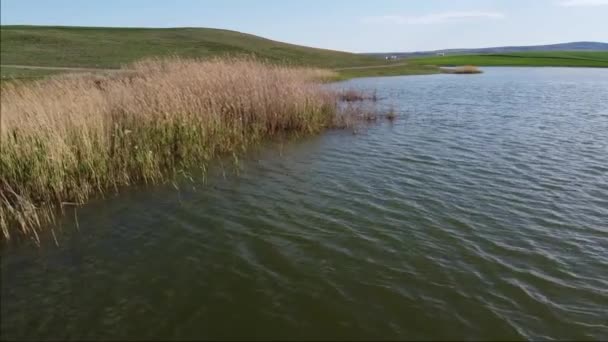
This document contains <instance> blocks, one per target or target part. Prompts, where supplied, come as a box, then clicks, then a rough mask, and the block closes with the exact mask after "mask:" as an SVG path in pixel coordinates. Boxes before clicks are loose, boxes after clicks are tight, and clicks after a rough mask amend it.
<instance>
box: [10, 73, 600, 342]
mask: <svg viewBox="0 0 608 342" xmlns="http://www.w3.org/2000/svg"><path fill="white" fill-rule="evenodd" d="M483 70H484V73H483V74H479V75H474V76H471V77H465V76H463V77H460V76H454V75H444V74H438V75H428V76H411V77H390V78H389V77H387V78H365V79H356V80H351V81H348V82H345V83H341V84H338V85H336V86H337V87H338V88H340V89H342V88H349V89H350V88H356V89H361V90H377V94H378V99H379V101H378V102H377V103H376V104H375V106H376V108H377V109H379V110H382V109H383V108H386V109H388V108H391V109H393V110H394V111H395V112H396V114H397V118H396V119H395V120H394V121H392V122H388V121H377V122H373V123H372V124H370V125H368V126H366V128H365V129H362V130H359V131H358V134H356V135H353V134H352V132H350V131H345V130H330V131H328V132H326V133H324V134H321V135H315V136H308V137H306V138H303V139H298V140H295V141H292V142H284V143H277V144H269V145H266V146H260V147H259V148H258V149H256V150H252V151H249V153H246V154H245V155H243V157H242V158H241V161H240V164H239V165H240V171H239V173H238V174H235V173H234V172H231V171H233V170H232V169H231V168H230V167H225V168H224V169H222V168H221V167H220V166H219V165H218V166H217V167H216V168H213V169H212V170H209V173H208V177H207V179H206V182H205V183H203V182H200V181H199V182H195V183H190V182H186V183H184V186H180V188H179V190H176V189H175V188H174V187H173V186H171V185H167V186H157V187H145V188H130V190H127V191H124V192H122V193H121V194H120V195H118V196H112V197H110V198H106V199H98V200H95V201H93V202H91V203H89V204H88V205H86V206H84V207H82V208H80V209H78V211H77V212H76V215H74V212H73V210H70V211H69V212H68V213H69V215H66V216H65V217H64V219H63V221H62V226H61V227H62V229H61V230H57V238H58V240H59V246H55V245H54V243H53V238H52V236H50V235H49V236H46V237H44V238H45V239H46V240H45V242H46V243H43V245H42V246H41V247H37V246H35V245H34V244H33V243H32V244H29V243H22V244H13V245H9V246H6V248H4V249H3V250H2V251H1V252H2V258H1V265H0V267H1V268H0V271H1V272H2V278H1V279H2V284H1V285H2V287H1V291H2V292H1V295H2V296H1V299H2V305H1V306H0V310H1V314H2V320H1V322H0V324H1V327H0V328H1V329H0V332H1V337H2V339H7V340H12V339H41V338H47V339H48V338H55V339H69V340H82V339H108V340H110V339H120V340H124V339H128V340H132V339H164V340H167V339H190V340H201V339H239V338H241V339H251V338H258V339H286V338H291V339H342V340H351V339H366V340H377V339H396V340H418V339H427V340H437V339H450V340H452V339H463V340H465V339H469V340H487V339H491V340H541V339H558V340H605V339H606V338H607V337H608V329H607V327H606V324H605V323H606V313H605V308H606V307H608V293H606V291H605V289H606V288H608V274H607V271H606V270H607V269H608V257H607V256H608V248H607V246H608V244H607V243H606V242H607V241H608V230H607V229H606V224H605V221H606V217H608V195H607V194H608V178H607V177H606V175H607V174H608V168H607V167H606V165H608V153H606V151H607V149H608V138H607V135H606V134H605V133H606V131H607V130H608V92H606V91H604V90H605V89H608V70H604V69H580V68H579V69H570V68H484V69H483ZM76 218H77V221H78V225H77V224H76V223H75V222H76Z"/></svg>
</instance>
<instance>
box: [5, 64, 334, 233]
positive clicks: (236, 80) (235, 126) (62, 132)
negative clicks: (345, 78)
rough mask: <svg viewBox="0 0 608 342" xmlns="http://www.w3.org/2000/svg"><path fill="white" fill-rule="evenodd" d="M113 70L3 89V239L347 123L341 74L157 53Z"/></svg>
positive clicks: (50, 79) (15, 85)
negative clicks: (288, 137) (282, 137)
mask: <svg viewBox="0 0 608 342" xmlns="http://www.w3.org/2000/svg"><path fill="white" fill-rule="evenodd" d="M129 70H130V71H128V72H124V73H116V74H113V75H107V76H97V75H83V74H79V75H76V74H74V75H62V76H55V77H52V78H48V79H44V80H39V81H31V82H27V83H20V82H11V83H8V84H4V85H2V98H1V106H2V116H1V118H0V120H1V122H0V123H1V130H0V138H1V148H2V153H1V154H0V226H1V228H2V234H1V235H2V237H3V238H4V239H7V240H8V239H10V238H11V237H14V236H29V237H33V238H34V239H38V232H39V231H40V229H41V228H42V227H44V226H47V225H51V224H52V223H53V222H54V220H55V217H56V215H57V213H58V211H60V210H62V208H63V207H64V206H66V205H79V204H83V203H85V202H86V201H87V200H88V199H89V198H90V197H91V196H100V195H103V194H104V193H107V192H116V191H118V190H119V188H120V187H123V186H128V185H131V184H148V183H162V182H167V181H170V180H172V179H173V178H174V177H176V176H177V175H179V174H187V173H189V172H191V171H192V170H196V169H198V170H202V171H203V172H204V170H205V169H206V167H207V166H208V165H209V163H210V161H211V160H212V159H213V158H215V157H217V156H220V155H226V154H228V155H237V154H238V153H240V152H242V151H244V150H245V149H246V148H247V147H248V146H251V145H252V144H255V143H257V142H259V141H261V140H262V139H264V138H268V137H272V136H275V135H278V134H283V133H289V132H293V133H299V134H312V133H316V132H319V131H321V130H323V129H324V128H327V127H331V126H334V125H341V124H343V123H341V122H339V119H340V115H339V113H338V106H337V104H336V101H337V99H338V96H337V94H335V93H334V92H332V91H330V90H328V88H327V87H323V86H321V84H320V83H321V82H320V80H323V79H327V78H332V77H335V75H334V73H333V72H331V71H326V70H322V69H314V68H288V67H284V66H277V65H269V64H266V63H262V62H259V61H256V60H253V59H230V60H219V59H216V60H207V61H196V60H183V59H168V60H146V61H142V62H137V63H135V64H133V65H130V66H129Z"/></svg>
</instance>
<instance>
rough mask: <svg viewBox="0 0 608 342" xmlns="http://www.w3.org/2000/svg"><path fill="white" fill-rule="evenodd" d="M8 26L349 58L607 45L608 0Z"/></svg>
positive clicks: (61, 0) (289, 10)
mask: <svg viewBox="0 0 608 342" xmlns="http://www.w3.org/2000/svg"><path fill="white" fill-rule="evenodd" d="M0 9H1V12H0V13H1V14H0V19H1V23H2V25H10V24H36V25H45V24H52V25H80V26H143V27H184V26H188V27H214V28H226V29H232V30H237V31H242V32H247V33H252V34H256V35H260V36H264V37H267V38H271V39H276V40H280V41H285V42H290V43H295V44H302V45H308V46H315V47H322V48H329V49H336V50H345V51H352V52H367V51H369V52H372V51H377V52H380V51H419V50H432V49H443V48H459V47H487V46H501V45H533V44H547V43H558V42H569V41H579V40H586V41H604V42H606V41H608V19H607V18H608V0H374V1H371V0H370V1H364V0H322V1H320V0H306V1H304V0H302V1H292V0H266V1H264V0H255V1H254V0H251V1H245V0H217V1H214V0H208V1H205V0H104V1H102V0H95V1H85V0H1V1H0Z"/></svg>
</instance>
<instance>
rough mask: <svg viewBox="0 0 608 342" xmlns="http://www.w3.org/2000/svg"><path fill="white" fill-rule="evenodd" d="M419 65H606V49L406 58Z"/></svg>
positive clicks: (607, 58) (607, 64)
mask: <svg viewBox="0 0 608 342" xmlns="http://www.w3.org/2000/svg"><path fill="white" fill-rule="evenodd" d="M408 62H410V63H412V64H419V65H440V66H455V65H466V64H472V65H479V66H564V67H608V51H597V52H596V51H593V52H589V51H584V52H583V51H580V52H579V51H550V52H519V53H507V54H484V55H454V56H450V55H448V56H435V57H424V58H412V59H408Z"/></svg>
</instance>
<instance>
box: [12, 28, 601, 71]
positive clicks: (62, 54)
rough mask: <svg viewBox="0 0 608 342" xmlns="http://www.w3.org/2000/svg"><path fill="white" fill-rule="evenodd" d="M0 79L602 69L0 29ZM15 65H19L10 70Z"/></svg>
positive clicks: (176, 36)
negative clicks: (235, 69)
mask: <svg viewBox="0 0 608 342" xmlns="http://www.w3.org/2000/svg"><path fill="white" fill-rule="evenodd" d="M0 42H1V45H0V58H1V63H0V65H2V67H1V68H0V76H1V77H2V79H3V80H6V79H32V78H39V77H45V76H48V75H52V74H57V73H62V72H66V70H53V69H40V68H39V69H28V68H24V67H27V66H36V67H71V68H96V69H117V68H120V67H121V66H123V65H125V64H128V63H130V62H133V61H136V60H138V59H142V58H145V57H157V56H180V57H197V58H206V57H216V56H239V55H253V56H256V57H258V58H261V59H264V60H268V61H270V62H273V63H285V64H291V65H307V66H317V67H323V68H329V69H335V70H337V71H338V73H339V75H340V78H341V79H346V78H353V77H366V76H396V75H422V74H435V73H439V72H440V69H439V68H438V67H437V66H456V65H467V64H472V65H478V66H568V67H608V52H567V51H564V52H525V53H509V54H487V55H454V56H443V57H426V58H412V59H405V60H401V61H398V62H392V65H391V64H387V62H386V61H385V60H384V59H380V58H375V57H370V56H364V55H359V54H353V53H348V52H341V51H333V50H325V49H316V48H310V47H305V46H299V45H293V44H287V43H281V42H277V41H273V40H269V39H265V38H262V37H258V36H254V35H250V34H245V33H240V32H235V31H228V30H219V29H210V28H168V29H148V28H107V27H106V28H104V27H59V26H1V27H0ZM16 66H21V67H16Z"/></svg>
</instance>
